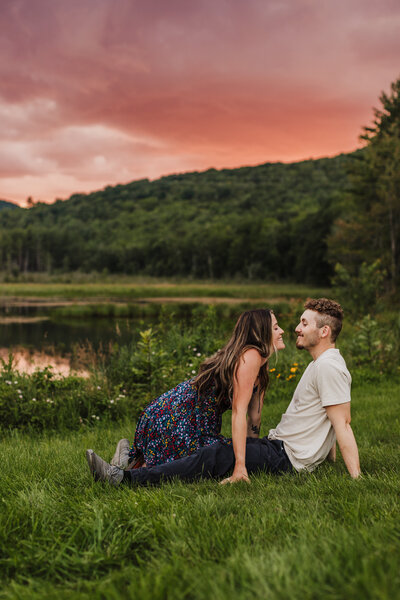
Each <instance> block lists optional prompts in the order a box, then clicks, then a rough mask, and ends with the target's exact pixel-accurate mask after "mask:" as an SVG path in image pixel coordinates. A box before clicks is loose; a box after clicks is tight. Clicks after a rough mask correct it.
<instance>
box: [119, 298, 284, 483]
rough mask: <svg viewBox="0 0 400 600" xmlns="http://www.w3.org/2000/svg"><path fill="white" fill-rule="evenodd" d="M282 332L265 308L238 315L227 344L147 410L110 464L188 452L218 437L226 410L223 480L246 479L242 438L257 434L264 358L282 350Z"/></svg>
mask: <svg viewBox="0 0 400 600" xmlns="http://www.w3.org/2000/svg"><path fill="white" fill-rule="evenodd" d="M282 334H283V330H282V329H281V328H280V327H279V325H278V322H277V320H276V317H275V315H274V313H273V312H272V311H271V310H268V309H255V310H249V311H246V312H244V313H242V314H241V315H240V317H239V319H238V321H237V323H236V325H235V329H234V331H233V334H232V337H231V338H230V340H229V341H228V343H227V344H226V345H225V346H224V347H223V348H222V349H221V350H218V352H216V353H215V354H214V355H213V356H211V357H210V358H207V359H206V360H205V361H204V362H203V363H202V364H201V365H200V369H199V373H198V374H197V376H196V377H194V378H193V379H190V380H188V381H184V382H183V383H180V384H179V385H177V386H176V387H175V388H174V389H172V390H170V391H168V392H166V393H164V394H162V395H161V396H159V397H158V398H156V399H155V400H153V401H152V402H151V403H150V404H149V405H148V406H147V408H146V409H145V410H144V411H143V412H142V414H141V415H140V418H139V421H138V423H137V427H136V432H135V439H134V442H133V444H132V446H131V447H129V442H128V440H126V439H124V440H120V442H119V443H118V446H117V449H116V452H115V454H114V457H113V459H112V461H111V464H113V465H116V466H119V467H120V468H125V469H126V468H137V467H141V466H147V467H152V466H155V465H158V464H162V463H165V462H169V461H172V460H175V459H177V458H181V457H183V456H187V455H189V454H192V453H193V452H196V450H198V449H199V448H201V447H203V446H208V445H210V444H213V443H214V442H216V441H219V440H221V439H224V438H223V437H222V435H221V424H222V414H223V413H224V412H225V411H226V410H228V409H232V443H233V449H234V453H235V467H234V471H233V473H232V475H231V477H229V478H228V479H227V480H225V481H229V482H230V483H233V482H235V481H240V480H245V481H248V474H247V470H246V466H245V455H246V437H258V436H259V432H260V424H261V409H262V405H263V401H264V395H265V391H266V388H267V385H268V359H269V357H270V356H271V354H272V353H273V352H274V351H277V350H281V349H283V348H284V347H285V344H284V342H283V339H282ZM229 443H230V442H229Z"/></svg>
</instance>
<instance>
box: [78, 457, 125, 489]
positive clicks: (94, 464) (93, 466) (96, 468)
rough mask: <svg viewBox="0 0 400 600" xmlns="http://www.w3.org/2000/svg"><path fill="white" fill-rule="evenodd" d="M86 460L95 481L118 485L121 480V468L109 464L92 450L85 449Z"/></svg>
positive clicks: (122, 473)
mask: <svg viewBox="0 0 400 600" xmlns="http://www.w3.org/2000/svg"><path fill="white" fill-rule="evenodd" d="M86 460H87V462H88V465H89V469H90V472H91V474H92V475H93V477H94V480H95V481H107V482H108V483H111V485H119V484H120V483H121V481H122V480H123V478H124V472H123V470H122V469H119V468H118V467H116V466H114V465H109V464H108V463H107V462H106V461H105V460H103V459H102V458H100V456H97V454H96V453H95V452H93V450H86Z"/></svg>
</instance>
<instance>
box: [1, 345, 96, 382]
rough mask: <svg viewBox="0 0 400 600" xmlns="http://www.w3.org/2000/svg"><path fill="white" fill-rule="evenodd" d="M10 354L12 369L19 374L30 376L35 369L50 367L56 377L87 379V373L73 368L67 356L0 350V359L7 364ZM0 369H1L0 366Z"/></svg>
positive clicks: (19, 349) (25, 350)
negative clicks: (74, 376)
mask: <svg viewBox="0 0 400 600" xmlns="http://www.w3.org/2000/svg"><path fill="white" fill-rule="evenodd" d="M10 352H11V353H12V358H13V363H12V364H13V368H14V369H15V370H17V371H19V372H20V373H27V374H28V375H31V374H32V373H33V372H34V371H36V370H37V369H41V370H42V369H44V368H45V367H49V366H51V368H52V371H53V373H54V375H55V376H56V377H67V376H68V375H76V376H78V377H89V372H88V371H87V370H85V369H83V368H73V367H72V365H71V359H70V358H69V357H67V356H64V357H63V356H60V355H54V354H47V353H46V352H40V351H32V350H28V349H27V348H18V347H16V348H12V349H10V348H0V358H1V359H2V360H3V361H4V362H5V363H8V360H9V354H10ZM0 368H2V367H1V366H0Z"/></svg>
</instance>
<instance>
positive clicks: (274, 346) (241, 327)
mask: <svg viewBox="0 0 400 600" xmlns="http://www.w3.org/2000/svg"><path fill="white" fill-rule="evenodd" d="M342 320H343V311H342V309H341V307H340V305H339V304H337V302H334V301H332V300H328V299H326V298H320V299H318V300H308V301H307V302H306V304H305V311H304V312H303V314H302V315H301V318H300V322H299V324H298V325H297V327H296V334H297V340H296V346H297V348H298V349H300V350H302V349H305V350H308V352H309V353H310V354H311V356H312V359H313V360H312V362H311V363H310V364H309V365H308V367H307V368H306V370H305V372H304V374H303V376H302V377H301V379H300V381H299V383H298V385H297V388H296V390H295V392H294V394H293V398H292V401H291V402H290V404H289V406H288V408H287V410H286V412H285V413H284V414H283V415H282V418H281V421H280V423H279V424H278V425H277V426H276V428H275V429H271V430H270V431H269V434H268V437H263V438H261V439H260V438H259V432H260V423H261V408H262V404H263V400H264V394H265V391H266V388H267V385H268V359H269V358H270V356H271V355H272V353H273V352H274V351H278V350H282V349H283V348H284V347H285V344H284V342H283V339H282V334H283V330H282V329H281V328H280V327H279V325H278V322H277V320H276V317H275V315H274V313H273V312H272V311H271V310H265V309H257V310H249V311H247V312H244V313H243V314H242V315H241V316H240V317H239V320H238V322H237V324H236V326H235V329H234V332H233V334H232V337H231V339H230V340H229V342H228V343H227V344H226V346H225V347H224V348H222V349H221V350H218V352H217V353H216V354H214V355H213V356H211V357H210V358H208V359H207V360H205V361H204V362H203V364H202V365H201V366H200V370H199V373H198V375H197V376H196V377H194V378H193V379H190V380H189V381H185V382H184V383H181V384H179V385H178V386H177V387H176V388H174V389H173V390H170V391H169V392H166V393H165V394H163V395H162V396H160V397H159V398H157V399H156V400H154V401H153V402H152V403H151V404H150V405H149V406H148V407H147V408H146V409H145V410H144V411H143V413H142V415H141V417H140V419H139V421H138V424H137V428H136V433H135V440H134V442H133V444H132V446H131V448H130V447H129V442H128V440H121V441H120V442H119V443H118V446H117V449H116V452H115V455H114V457H113V459H112V461H111V464H109V463H107V462H106V461H104V460H103V459H102V458H100V457H99V456H98V455H97V454H95V453H94V452H93V450H87V451H86V458H87V461H88V464H89V468H90V471H91V473H92V475H93V476H94V478H95V479H96V480H102V481H107V482H109V483H111V484H113V485H119V484H121V483H127V484H130V485H147V484H154V483H159V482H162V481H168V480H170V479H173V478H178V479H181V480H185V481H191V480H195V479H198V478H223V477H225V479H223V481H222V482H221V483H234V482H236V481H247V482H248V481H249V474H250V473H254V472H257V471H264V472H267V473H283V472H289V471H312V470H313V469H315V467H317V466H318V465H319V464H320V463H322V462H323V461H324V460H325V459H326V458H330V459H331V460H335V458H336V440H337V442H338V444H339V448H340V451H341V453H342V456H343V459H344V462H345V464H346V467H347V469H348V471H349V473H350V475H351V477H353V478H357V477H358V476H359V475H360V465H359V458H358V449H357V444H356V440H355V438H354V435H353V432H352V429H351V427H350V386H351V376H350V373H349V371H348V370H347V367H346V363H345V361H344V359H343V358H342V356H341V354H340V352H339V350H338V349H336V348H335V340H336V338H337V336H338V335H339V333H340V330H341V328H342ZM228 408H231V409H232V439H228V438H224V437H223V436H222V435H221V434H220V430H221V417H222V413H223V412H224V411H225V410H227V409H228ZM230 473H231V474H230ZM229 474H230V476H229Z"/></svg>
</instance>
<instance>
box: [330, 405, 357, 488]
mask: <svg viewBox="0 0 400 600" xmlns="http://www.w3.org/2000/svg"><path fill="white" fill-rule="evenodd" d="M325 410H326V414H327V415H328V419H329V420H330V422H331V423H332V426H333V428H334V430H335V434H336V439H337V442H338V444H339V448H340V452H341V453H342V456H343V460H344V462H345V465H346V467H347V470H348V472H349V473H350V475H351V477H353V478H354V479H356V478H357V477H359V476H360V474H361V470H360V461H359V458H358V448H357V442H356V439H355V437H354V433H353V431H352V429H351V426H350V421H351V416H350V402H345V403H344V404H334V405H333V406H325Z"/></svg>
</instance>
